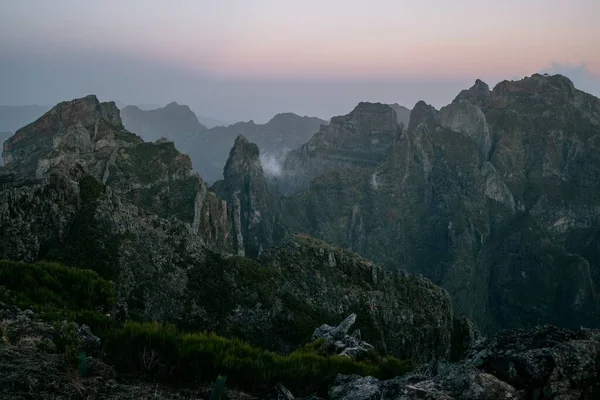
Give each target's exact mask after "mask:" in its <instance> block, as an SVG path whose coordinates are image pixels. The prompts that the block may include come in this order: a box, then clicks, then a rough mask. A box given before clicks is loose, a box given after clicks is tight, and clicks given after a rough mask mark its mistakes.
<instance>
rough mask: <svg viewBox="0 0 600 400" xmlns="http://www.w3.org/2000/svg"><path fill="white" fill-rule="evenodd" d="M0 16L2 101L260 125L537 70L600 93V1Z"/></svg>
mask: <svg viewBox="0 0 600 400" xmlns="http://www.w3.org/2000/svg"><path fill="white" fill-rule="evenodd" d="M0 11H2V12H0V71H2V72H1V73H0V87H2V88H3V90H2V91H0V104H3V105H27V104H40V105H49V106H52V105H54V104H56V103H57V102H59V101H64V100H70V99H73V98H78V97H82V96H85V95H87V94H91V93H93V94H96V95H98V97H99V98H100V99H102V100H103V101H108V100H112V101H119V102H123V103H125V104H134V105H135V104H160V105H165V104H167V103H169V102H171V101H176V102H178V103H179V104H186V105H189V106H190V107H191V108H192V110H194V112H196V113H197V114H198V115H202V116H206V117H211V118H214V119H217V120H221V121H224V122H227V123H231V122H235V121H248V120H254V121H255V122H257V123H264V122H266V121H268V120H269V119H270V118H271V117H272V116H273V115H275V114H277V113H280V112H294V113H296V114H299V115H309V116H316V117H319V118H323V119H328V118H330V117H332V116H334V115H340V114H345V113H347V112H348V111H349V110H351V109H352V108H353V107H354V106H355V105H356V104H357V103H358V102H360V101H372V102H383V103H399V104H401V105H404V106H406V107H408V108H412V107H413V105H414V104H415V103H416V102H417V101H419V100H424V101H426V102H427V103H430V104H432V105H434V106H435V107H438V108H439V107H441V106H443V105H445V104H447V103H449V102H450V101H451V100H452V99H453V98H454V96H456V94H457V93H458V92H459V91H460V90H462V89H465V88H468V87H470V86H471V85H472V84H473V82H474V81H475V79H477V78H480V79H482V80H484V81H485V82H487V83H488V84H489V85H490V86H492V87H493V86H494V85H495V84H496V83H498V82H499V81H501V80H505V79H520V78H522V77H524V76H527V75H531V74H533V73H536V72H549V73H562V74H564V75H566V76H568V77H569V78H571V79H572V80H573V81H574V83H575V85H576V86H577V87H578V88H579V89H581V90H585V91H587V92H590V93H592V94H594V95H596V96H600V51H599V50H598V46H597V43H600V26H599V25H598V24H597V23H596V21H595V16H597V15H600V4H598V2H597V1H595V0H573V1H562V0H546V1H542V0H531V1H516V0H509V1H505V2H503V3H502V4H498V3H496V2H489V1H488V2H486V1H474V0H457V1H454V2H445V1H442V0H430V1H428V2H427V4H416V3H415V4H400V3H399V2H396V1H388V0H378V1H372V2H370V3H368V4H367V3H365V2H354V1H339V0H331V1H328V2H316V1H313V0H309V1H304V2H297V3H296V2H285V3H284V2H277V1H273V0H256V1H253V2H243V1H239V0H220V1H217V0H204V1H188V0H181V1H179V2H177V4H176V5H172V4H171V3H169V2H165V1H161V0H147V1H141V0H124V1H122V2H120V3H119V5H118V6H110V7H109V6H107V5H106V4H105V3H99V2H92V1H75V0H56V1H52V2H45V1H41V0H37V1H36V0H5V1H4V2H3V4H2V5H1V6H0Z"/></svg>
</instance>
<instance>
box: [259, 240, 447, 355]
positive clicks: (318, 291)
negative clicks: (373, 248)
mask: <svg viewBox="0 0 600 400" xmlns="http://www.w3.org/2000/svg"><path fill="white" fill-rule="evenodd" d="M259 262H260V263H261V264H262V265H264V266H265V267H267V268H269V269H272V270H274V271H277V272H278V273H280V274H282V276H283V280H282V281H281V283H280V285H279V286H278V287H279V290H282V291H283V292H284V293H286V295H285V296H286V297H288V296H291V298H294V299H304V302H306V303H307V313H308V314H309V315H310V314H314V313H316V311H317V310H319V311H318V314H320V315H330V316H331V317H330V318H328V320H325V321H318V322H319V323H318V325H321V324H323V323H328V322H329V323H331V322H335V321H336V320H339V319H341V318H345V317H347V316H348V315H349V314H351V313H355V314H357V316H358V317H357V319H356V326H357V328H358V329H360V332H361V334H362V337H363V339H365V340H367V341H368V342H370V343H372V344H373V345H375V346H376V347H377V348H379V349H383V350H387V352H389V353H391V354H393V355H395V356H396V357H399V358H410V357H414V359H415V360H427V359H429V358H430V357H434V356H438V357H439V356H446V355H447V354H449V350H450V343H451V334H452V306H451V304H450V298H449V296H448V294H447V293H446V292H445V291H443V290H440V289H439V288H438V287H436V286H435V285H433V284H432V283H431V282H430V281H428V280H427V279H424V278H422V277H420V276H415V275H409V274H406V273H405V272H403V271H400V270H397V271H386V270H384V269H383V268H381V267H379V266H377V265H375V264H373V263H372V262H370V261H368V260H365V259H363V258H361V257H359V256H358V255H356V254H354V253H351V252H349V251H345V250H342V249H340V248H337V247H335V246H331V245H329V244H327V243H324V242H321V241H318V240H316V239H313V238H310V237H307V236H302V235H294V237H293V238H290V239H288V240H286V241H284V242H283V243H282V244H281V245H280V246H279V247H274V248H271V249H269V250H267V251H265V252H264V253H263V254H262V255H261V257H260V258H259ZM290 318H293V316H290ZM318 325H317V326H318ZM313 333H314V332H312V330H311V331H310V333H309V335H310V334H313Z"/></svg>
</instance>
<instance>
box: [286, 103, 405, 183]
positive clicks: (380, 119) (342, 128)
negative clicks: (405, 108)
mask: <svg viewBox="0 0 600 400" xmlns="http://www.w3.org/2000/svg"><path fill="white" fill-rule="evenodd" d="M400 131H401V128H400V127H399V125H398V121H397V115H396V112H395V111H394V110H393V109H392V108H391V107H390V106H388V105H387V104H380V103H359V104H358V106H356V108H355V109H354V110H353V111H352V112H351V113H350V114H348V115H345V116H340V117H334V118H332V119H331V122H330V124H329V125H328V126H322V127H321V130H320V131H319V132H318V133H317V134H315V135H314V136H313V137H312V138H311V139H310V141H309V142H308V143H306V144H305V145H303V146H302V147H301V148H300V149H299V150H294V151H292V152H290V153H289V154H288V156H287V157H286V161H285V164H284V168H283V171H282V175H281V177H280V179H279V180H278V181H276V182H275V186H278V187H279V189H280V190H281V191H282V192H283V193H286V194H293V193H295V192H297V191H298V190H299V189H303V188H306V187H307V186H308V184H309V183H310V181H311V180H312V179H313V178H314V177H315V176H317V175H319V174H321V173H323V172H326V171H330V170H334V169H338V168H344V167H348V166H349V167H357V168H366V169H371V168H373V167H375V166H377V164H379V163H380V162H381V161H383V160H384V159H385V158H386V157H387V155H388V152H389V150H390V149H391V146H392V143H393V142H394V140H395V138H396V136H397V135H398V134H399V132H400Z"/></svg>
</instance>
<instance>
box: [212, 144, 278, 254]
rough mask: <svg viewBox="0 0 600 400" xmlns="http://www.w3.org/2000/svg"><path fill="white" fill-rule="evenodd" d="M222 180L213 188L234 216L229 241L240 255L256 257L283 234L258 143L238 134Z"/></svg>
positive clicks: (276, 205) (275, 201)
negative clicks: (230, 240) (264, 171)
mask: <svg viewBox="0 0 600 400" xmlns="http://www.w3.org/2000/svg"><path fill="white" fill-rule="evenodd" d="M223 175H224V176H225V179H224V180H221V181H217V182H215V184H214V185H213V187H212V190H214V191H215V193H216V194H217V195H218V196H219V197H220V198H222V199H224V200H225V201H227V204H228V206H229V214H230V215H232V216H233V221H232V229H233V232H232V240H233V244H234V247H235V249H236V251H237V253H238V254H239V255H247V256H249V257H253V258H254V257H256V256H257V255H259V254H260V253H261V252H262V251H263V250H265V249H266V248H268V247H270V246H271V245H272V244H274V243H275V242H276V241H277V240H278V239H280V238H282V237H283V229H282V228H281V227H280V225H279V207H278V204H277V200H276V198H275V197H274V196H273V195H272V194H271V192H270V191H269V188H268V187H267V182H266V181H265V178H264V173H263V168H262V165H261V162H260V158H259V150H258V146H257V145H256V144H254V143H250V142H248V140H246V138H244V137H243V136H238V137H237V139H236V140H235V143H234V145H233V147H232V149H231V152H230V154H229V159H228V160H227V163H226V164H225V169H224V170H223Z"/></svg>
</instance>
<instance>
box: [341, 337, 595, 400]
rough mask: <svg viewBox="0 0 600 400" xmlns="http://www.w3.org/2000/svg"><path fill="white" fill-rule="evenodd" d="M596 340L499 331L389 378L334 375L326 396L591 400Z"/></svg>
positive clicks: (350, 398)
mask: <svg viewBox="0 0 600 400" xmlns="http://www.w3.org/2000/svg"><path fill="white" fill-rule="evenodd" d="M599 338H600V332H599V331H597V330H589V329H580V330H578V331H569V330H565V329H560V328H556V327H553V326H545V327H537V328H535V329H532V330H516V331H503V332H499V333H498V334H496V335H494V336H492V337H490V338H483V339H482V340H480V341H478V342H477V343H476V344H474V346H473V347H472V348H471V349H470V350H469V352H468V353H467V355H466V356H465V357H464V358H463V359H461V360H460V361H458V362H456V363H448V362H445V361H439V362H433V363H431V364H429V365H427V366H424V367H423V368H422V369H421V370H420V371H415V372H414V373H410V374H408V375H405V376H403V377H398V378H395V379H392V380H389V381H379V380H377V379H375V378H372V377H365V378H361V377H359V376H344V375H339V376H338V377H337V379H336V381H335V383H334V384H333V386H332V388H331V390H330V398H331V399H333V400H335V399H345V400H363V399H390V400H391V399H399V398H400V399H407V400H408V399H423V398H426V399H436V400H437V399H439V400H442V399H443V400H451V399H481V400H487V399H519V400H534V399H535V400H545V399H573V400H575V399H577V400H579V399H580V400H591V399H595V398H597V397H598V396H600V384H599V383H598V382H600V380H599V378H600V364H599V363H598V360H600V341H599Z"/></svg>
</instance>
